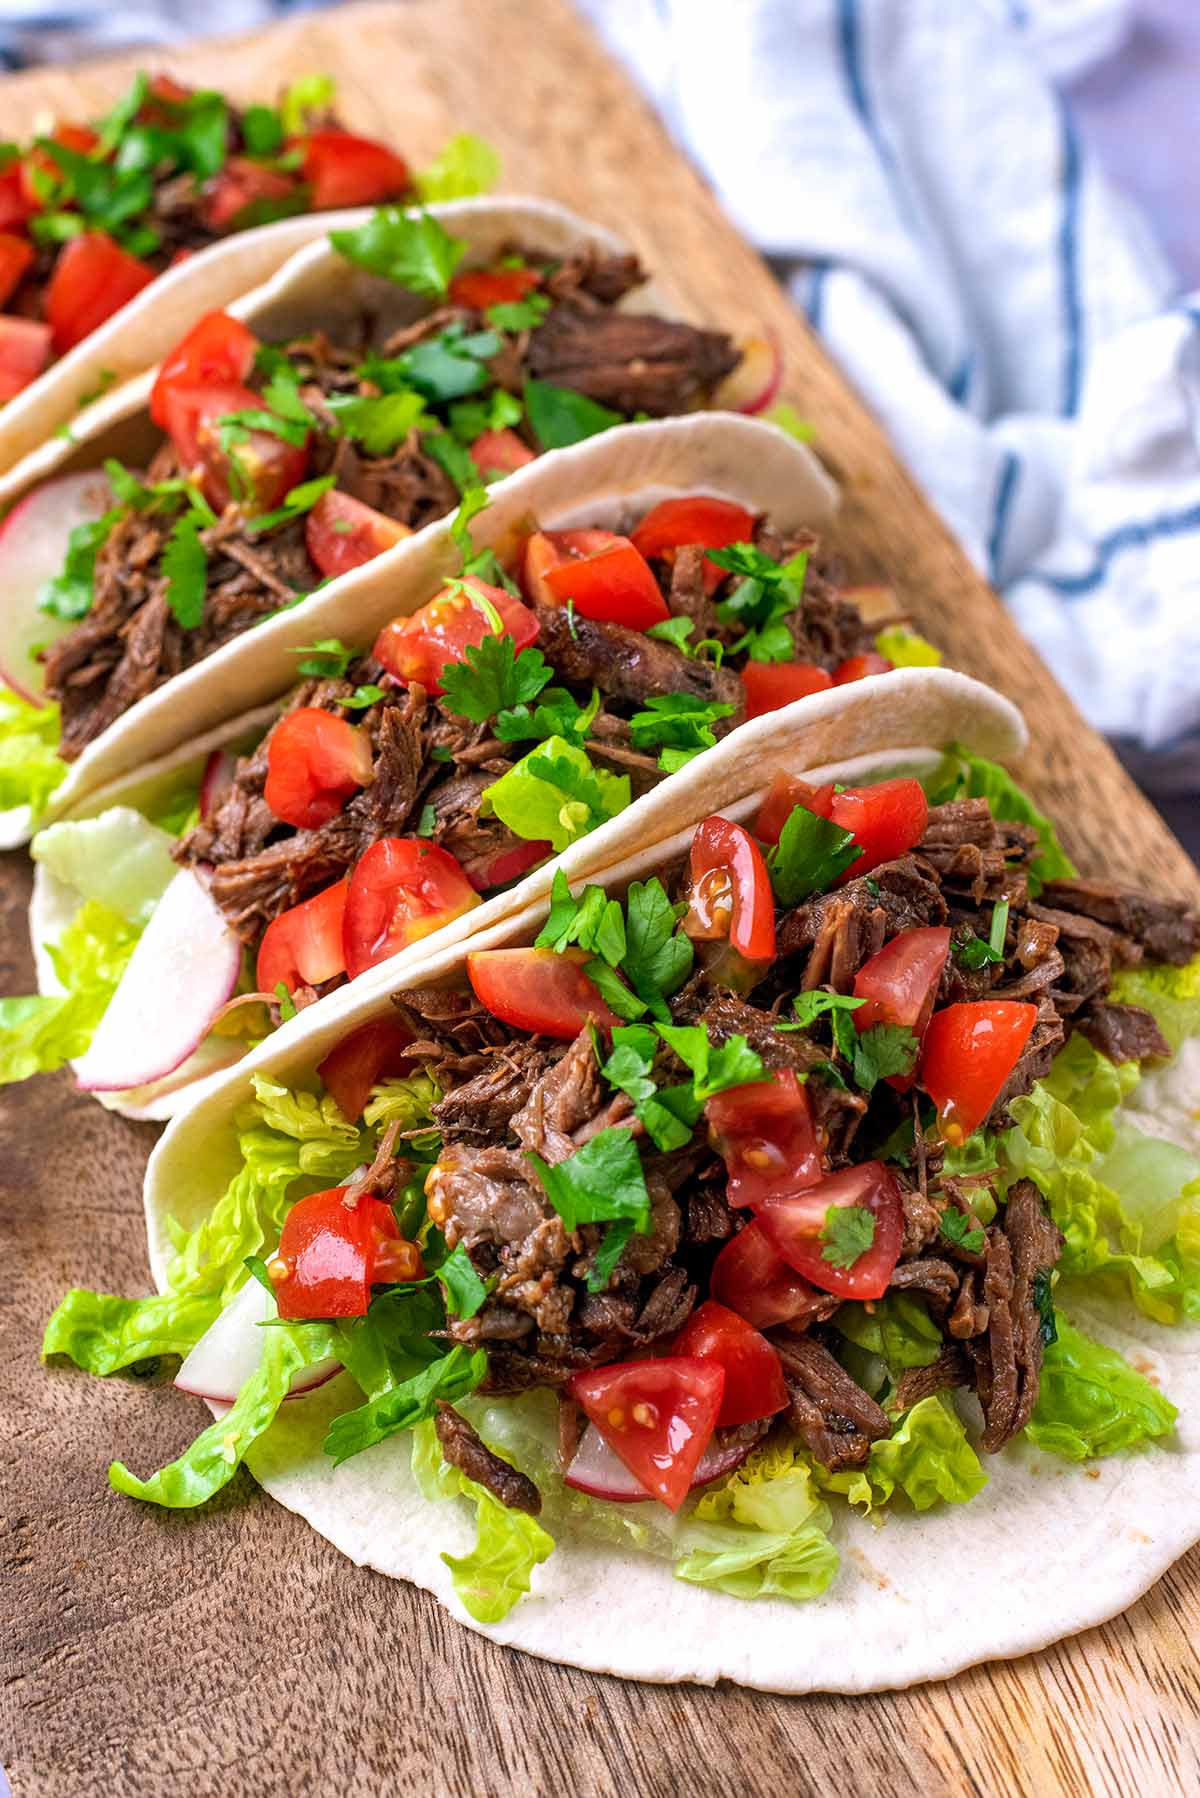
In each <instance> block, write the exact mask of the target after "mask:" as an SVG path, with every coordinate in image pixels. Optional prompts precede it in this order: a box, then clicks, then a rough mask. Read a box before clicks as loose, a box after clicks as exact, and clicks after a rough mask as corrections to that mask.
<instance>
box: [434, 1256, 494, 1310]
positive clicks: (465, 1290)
mask: <svg viewBox="0 0 1200 1798" xmlns="http://www.w3.org/2000/svg"><path fill="white" fill-rule="evenodd" d="M435 1272H436V1274H437V1277H438V1279H439V1280H440V1281H441V1283H442V1291H443V1294H444V1296H445V1300H446V1310H447V1311H448V1312H449V1314H450V1316H451V1317H462V1318H467V1317H474V1316H475V1313H476V1312H477V1311H478V1310H479V1308H480V1306H481V1305H482V1304H483V1303H484V1301H485V1299H486V1298H487V1295H488V1287H487V1283H486V1281H484V1280H482V1279H481V1278H480V1276H479V1274H478V1273H477V1272H476V1270H475V1266H474V1264H473V1262H472V1261H471V1257H470V1256H469V1255H468V1254H467V1251H466V1249H465V1247H464V1246H463V1244H462V1243H461V1242H460V1243H458V1244H456V1246H455V1247H454V1248H453V1249H451V1251H450V1253H449V1254H448V1255H447V1256H446V1259H445V1260H444V1261H443V1262H442V1263H441V1265H440V1267H438V1268H436V1269H435Z"/></svg>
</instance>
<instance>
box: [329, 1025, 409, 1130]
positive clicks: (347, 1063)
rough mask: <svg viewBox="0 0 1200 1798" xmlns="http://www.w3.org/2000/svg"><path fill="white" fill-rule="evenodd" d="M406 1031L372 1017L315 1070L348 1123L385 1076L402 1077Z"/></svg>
mask: <svg viewBox="0 0 1200 1798" xmlns="http://www.w3.org/2000/svg"><path fill="white" fill-rule="evenodd" d="M411 1042H412V1037H411V1036H410V1034H409V1032H408V1031H407V1030H406V1029H405V1028H404V1026H403V1025H402V1024H400V1023H399V1022H393V1020H392V1019H391V1018H375V1019H373V1020H372V1022H371V1023H369V1024H362V1025H360V1026H359V1028H358V1029H357V1030H352V1031H351V1032H350V1034H349V1036H346V1037H343V1038H342V1040H341V1042H340V1043H339V1044H338V1045H337V1047H336V1048H335V1049H331V1050H330V1051H329V1053H328V1055H327V1056H326V1057H325V1059H324V1061H323V1062H321V1063H320V1065H319V1066H318V1068H317V1073H318V1074H319V1075H320V1076H321V1079H322V1080H323V1082H324V1084H325V1090H326V1092H328V1093H330V1094H331V1095H332V1096H333V1098H334V1099H335V1100H336V1101H337V1107H338V1110H339V1111H340V1112H341V1114H342V1116H343V1117H344V1118H345V1119H346V1120H347V1121H348V1122H349V1123H351V1124H356V1123H357V1122H358V1120H359V1118H360V1117H361V1116H362V1114H363V1109H364V1107H365V1105H366V1103H367V1100H368V1099H369V1098H370V1096H371V1088H372V1087H373V1086H376V1085H377V1084H378V1083H379V1081H380V1080H382V1079H383V1078H384V1077H385V1076H386V1075H388V1074H402V1073H404V1072H405V1070H406V1068H407V1066H408V1061H407V1056H408V1046H409V1044H410V1043H411Z"/></svg>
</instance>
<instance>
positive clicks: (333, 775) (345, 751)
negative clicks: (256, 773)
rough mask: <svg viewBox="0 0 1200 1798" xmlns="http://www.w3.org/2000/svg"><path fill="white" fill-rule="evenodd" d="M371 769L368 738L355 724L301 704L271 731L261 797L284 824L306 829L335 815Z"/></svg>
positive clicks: (366, 780) (367, 778)
mask: <svg viewBox="0 0 1200 1798" xmlns="http://www.w3.org/2000/svg"><path fill="white" fill-rule="evenodd" d="M373 772H374V762H373V759H372V756H371V739H370V737H369V736H368V735H367V732H366V731H365V729H364V728H363V726H362V725H361V724H349V723H347V721H346V720H345V718H337V717H335V716H334V714H333V713H332V712H323V711H322V710H321V708H320V706H315V705H303V706H299V707H298V708H297V709H296V710H295V711H294V712H288V713H287V714H286V716H285V717H283V718H281V719H280V720H279V723H278V724H277V725H276V726H275V728H274V730H273V731H272V732H271V736H270V740H269V742H268V744H267V779H266V785H265V786H264V788H263V798H264V799H265V800H266V802H267V804H268V805H269V806H270V808H271V810H272V811H273V812H274V814H275V816H276V817H277V818H279V819H281V820H282V821H283V823H284V824H294V825H295V827H296V829H297V830H309V829H313V828H315V827H316V826H317V825H318V824H326V823H328V821H329V819H330V818H333V817H336V816H337V814H338V812H340V811H341V809H342V807H343V805H344V804H345V803H346V801H347V799H349V798H350V796H351V794H352V793H357V792H358V790H359V788H360V787H365V786H367V785H369V784H370V781H371V778H372V775H373Z"/></svg>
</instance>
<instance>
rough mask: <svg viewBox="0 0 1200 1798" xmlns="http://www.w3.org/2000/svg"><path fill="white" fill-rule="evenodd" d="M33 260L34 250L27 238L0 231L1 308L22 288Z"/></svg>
mask: <svg viewBox="0 0 1200 1798" xmlns="http://www.w3.org/2000/svg"><path fill="white" fill-rule="evenodd" d="M33 258H34V248H33V245H32V244H31V243H30V241H29V239H28V238H27V237H15V236H14V235H13V233H12V232H11V231H0V306H3V304H4V302H5V301H6V300H7V299H8V297H9V295H10V294H12V293H14V292H15V291H16V289H17V288H18V287H19V286H20V284H21V281H22V279H23V277H24V275H25V272H26V270H27V269H29V268H30V267H32V264H33Z"/></svg>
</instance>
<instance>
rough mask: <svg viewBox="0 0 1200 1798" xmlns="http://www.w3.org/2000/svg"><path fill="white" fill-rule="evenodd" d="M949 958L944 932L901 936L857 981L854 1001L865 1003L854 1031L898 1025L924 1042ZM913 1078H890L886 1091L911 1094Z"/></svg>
mask: <svg viewBox="0 0 1200 1798" xmlns="http://www.w3.org/2000/svg"><path fill="white" fill-rule="evenodd" d="M949 953H950V931H949V928H948V927H946V926H940V927H934V928H931V929H920V930H902V931H901V932H900V934H899V936H894V937H893V938H892V940H891V942H890V943H885V944H884V946H883V948H882V949H880V950H879V951H878V953H877V954H875V955H872V956H871V958H870V959H869V960H868V961H865V962H864V963H863V965H862V967H861V968H860V969H859V970H858V973H857V974H856V975H855V976H854V996H855V998H856V999H864V1000H865V1001H866V1003H865V1004H864V1005H860V1006H859V1007H858V1008H857V1010H856V1011H854V1012H853V1013H852V1016H853V1018H854V1025H855V1029H857V1030H859V1031H863V1030H872V1029H874V1027H875V1025H876V1024H900V1025H903V1026H904V1028H905V1029H908V1030H911V1031H912V1033H913V1035H914V1036H915V1037H916V1039H917V1041H918V1042H920V1041H921V1038H922V1037H923V1036H924V1034H925V1028H926V1026H927V1024H928V1023H929V1020H930V1018H931V1016H932V1015H933V1004H934V1000H935V999H936V998H937V992H938V983H939V982H940V980H941V978H942V969H943V968H944V967H945V965H946V957H947V955H949ZM913 1079H914V1075H912V1074H891V1075H889V1076H888V1085H889V1086H894V1087H895V1089H896V1091H897V1092H902V1093H903V1092H907V1091H908V1090H909V1088H910V1087H911V1086H912V1084H913Z"/></svg>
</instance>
